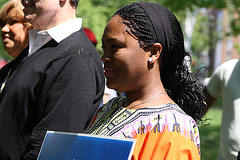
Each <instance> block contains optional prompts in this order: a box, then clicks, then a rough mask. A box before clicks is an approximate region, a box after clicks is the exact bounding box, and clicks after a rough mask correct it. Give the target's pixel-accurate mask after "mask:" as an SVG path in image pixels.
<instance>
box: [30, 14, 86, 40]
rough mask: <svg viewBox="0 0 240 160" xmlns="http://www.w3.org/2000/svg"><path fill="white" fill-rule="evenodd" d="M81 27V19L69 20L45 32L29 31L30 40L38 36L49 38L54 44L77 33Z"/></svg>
mask: <svg viewBox="0 0 240 160" xmlns="http://www.w3.org/2000/svg"><path fill="white" fill-rule="evenodd" d="M81 27H82V18H75V19H71V20H69V21H67V22H65V23H62V24H59V25H57V26H55V27H52V28H49V29H47V30H43V31H38V30H37V29H34V30H30V31H29V35H30V39H32V41H34V40H35V39H36V38H37V36H38V35H42V36H50V37H51V38H52V39H54V40H55V41H56V42H58V43H59V42H61V41H62V40H63V39H65V38H66V37H68V36H70V35H71V34H72V33H74V32H76V31H79V30H80V29H81Z"/></svg>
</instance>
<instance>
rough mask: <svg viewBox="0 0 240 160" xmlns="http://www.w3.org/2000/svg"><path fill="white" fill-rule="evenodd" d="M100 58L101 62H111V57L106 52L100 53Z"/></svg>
mask: <svg viewBox="0 0 240 160" xmlns="http://www.w3.org/2000/svg"><path fill="white" fill-rule="evenodd" d="M101 60H102V62H103V63H107V62H111V61H112V59H111V57H109V56H107V55H106V54H103V55H102V58H101Z"/></svg>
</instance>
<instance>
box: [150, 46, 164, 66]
mask: <svg viewBox="0 0 240 160" xmlns="http://www.w3.org/2000/svg"><path fill="white" fill-rule="evenodd" d="M150 52H151V55H150V56H149V58H151V59H152V61H151V63H154V62H155V61H157V60H158V59H159V58H160V55H161V53H162V45H161V44H160V43H155V44H154V45H153V46H152V47H151V50H150Z"/></svg>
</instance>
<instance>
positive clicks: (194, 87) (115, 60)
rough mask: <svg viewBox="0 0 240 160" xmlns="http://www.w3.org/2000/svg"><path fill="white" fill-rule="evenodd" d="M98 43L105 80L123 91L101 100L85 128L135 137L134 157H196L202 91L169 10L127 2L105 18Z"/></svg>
mask: <svg viewBox="0 0 240 160" xmlns="http://www.w3.org/2000/svg"><path fill="white" fill-rule="evenodd" d="M102 43H103V50H104V55H103V56H102V61H103V62H104V70H105V76H106V78H107V86H108V87H109V88H112V89H115V90H117V91H119V92H125V95H126V96H125V97H118V98H114V99H112V100H110V101H109V102H108V103H106V104H105V105H104V106H102V107H101V108H100V109H99V111H98V112H97V113H96V115H95V117H94V119H93V122H92V125H91V128H90V129H89V131H88V133H90V134H95V135H106V136H112V137H125V138H135V139H137V143H136V147H135V149H134V152H133V156H132V159H143V160H147V159H151V160H153V159H158V160H162V159H167V160H173V159H174V160H175V159H184V160H186V159H194V160H198V159H200V139H199V132H198V128H197V123H198V122H199V121H201V118H202V116H203V114H204V111H205V102H204V99H205V97H204V94H203V91H202V87H201V84H200V82H199V81H198V79H197V78H196V77H195V76H194V75H193V74H192V73H191V72H190V71H189V70H188V66H187V64H186V61H185V57H186V56H190V55H189V54H188V53H187V52H186V51H185V49H184V39H183V33H182V29H181V27H180V24H179V22H178V20H177V19H176V17H175V16H174V15H173V13H172V12H170V11H169V10H168V9H167V8H165V7H163V6H161V5H158V4H154V3H147V2H139V3H131V4H129V5H126V6H124V7H122V8H120V9H119V10H118V11H116V13H115V14H114V15H113V17H112V18H111V19H110V20H109V22H108V23H107V25H106V27H105V30H104V34H103V37H102Z"/></svg>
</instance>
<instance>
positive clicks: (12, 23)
mask: <svg viewBox="0 0 240 160" xmlns="http://www.w3.org/2000/svg"><path fill="white" fill-rule="evenodd" d="M15 23H19V21H16V20H13V21H12V22H11V23H10V25H14V24H15Z"/></svg>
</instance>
